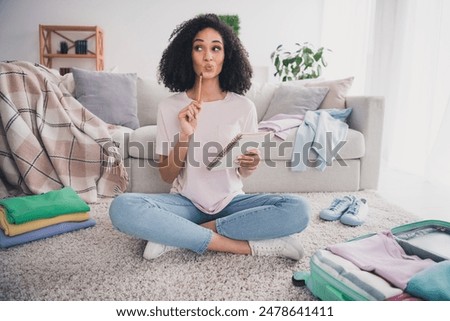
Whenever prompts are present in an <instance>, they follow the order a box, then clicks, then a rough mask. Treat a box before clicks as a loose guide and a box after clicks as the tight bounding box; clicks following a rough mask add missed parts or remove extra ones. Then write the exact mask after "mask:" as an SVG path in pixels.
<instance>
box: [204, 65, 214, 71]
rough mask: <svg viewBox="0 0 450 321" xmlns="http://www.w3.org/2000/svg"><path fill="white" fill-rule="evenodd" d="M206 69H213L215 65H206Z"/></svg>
mask: <svg viewBox="0 0 450 321" xmlns="http://www.w3.org/2000/svg"><path fill="white" fill-rule="evenodd" d="M204 68H205V70H206V71H212V70H214V66H213V65H205V67H204Z"/></svg>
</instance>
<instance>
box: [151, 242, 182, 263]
mask: <svg viewBox="0 0 450 321" xmlns="http://www.w3.org/2000/svg"><path fill="white" fill-rule="evenodd" d="M175 249H176V247H174V246H169V245H164V244H160V243H154V242H150V241H148V242H147V245H146V246H145V250H144V255H143V256H144V259H146V260H153V259H156V258H157V257H160V256H161V255H163V254H164V253H167V252H169V251H172V250H175Z"/></svg>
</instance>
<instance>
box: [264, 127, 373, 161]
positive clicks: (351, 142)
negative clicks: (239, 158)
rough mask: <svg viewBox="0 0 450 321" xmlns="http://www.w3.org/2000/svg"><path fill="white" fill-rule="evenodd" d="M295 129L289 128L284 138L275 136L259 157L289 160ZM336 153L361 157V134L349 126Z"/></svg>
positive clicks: (344, 156) (363, 146)
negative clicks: (344, 141)
mask: <svg viewBox="0 0 450 321" xmlns="http://www.w3.org/2000/svg"><path fill="white" fill-rule="evenodd" d="M297 129H298V128H292V129H290V130H289V134H288V137H287V138H286V140H281V139H279V138H277V137H275V138H274V141H275V145H274V146H273V147H272V146H270V147H267V148H265V149H264V148H263V151H262V154H261V158H262V159H264V160H266V161H267V160H272V161H279V160H285V161H287V160H291V156H292V148H293V147H294V142H295V137H296V134H297ZM338 154H339V155H340V157H341V158H342V159H357V158H361V157H363V156H364V154H365V141H364V136H363V134H361V133H360V132H358V131H356V130H353V129H350V128H349V130H348V134H347V140H346V143H345V144H344V145H343V146H342V148H341V149H339V150H338ZM313 159H314V158H313Z"/></svg>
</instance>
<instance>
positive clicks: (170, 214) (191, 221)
mask: <svg viewBox="0 0 450 321" xmlns="http://www.w3.org/2000/svg"><path fill="white" fill-rule="evenodd" d="M309 211H310V210H309V205H308V203H307V201H306V200H305V199H304V198H302V197H300V196H296V195H286V194H283V195H278V194H245V195H237V196H236V197H235V198H233V200H232V201H231V202H230V204H228V205H227V206H226V207H225V208H224V209H223V210H222V211H220V212H219V213H217V214H214V215H211V214H205V213H203V212H202V211H200V210H199V209H198V208H196V207H195V206H194V204H192V202H191V201H190V200H189V199H187V198H186V197H184V196H182V195H179V194H139V193H126V194H122V195H119V196H117V197H116V198H115V199H114V200H113V202H112V203H111V206H110V209H109V215H110V217H111V221H112V223H113V225H114V226H115V227H116V228H117V229H118V230H119V231H121V232H123V233H126V234H128V235H131V236H134V237H137V238H140V239H144V240H148V241H152V242H156V243H161V244H166V245H170V246H175V247H180V248H186V249H190V250H192V251H194V252H197V253H200V254H201V253H203V252H205V251H206V249H207V246H208V244H209V242H210V241H211V238H212V235H213V232H212V231H211V230H210V229H208V228H205V227H203V226H200V225H199V224H202V223H205V222H208V221H212V220H216V229H217V233H219V234H221V235H223V236H226V237H228V238H231V239H236V240H248V241H255V240H263V239H272V238H278V237H282V236H287V235H291V234H294V233H298V232H300V231H302V230H304V229H305V228H306V227H307V225H308V222H309Z"/></svg>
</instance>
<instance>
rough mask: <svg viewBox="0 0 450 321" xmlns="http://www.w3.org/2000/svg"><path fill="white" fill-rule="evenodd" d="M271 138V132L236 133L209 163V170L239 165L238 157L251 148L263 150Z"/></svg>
mask: <svg viewBox="0 0 450 321" xmlns="http://www.w3.org/2000/svg"><path fill="white" fill-rule="evenodd" d="M270 139H271V133H270V132H257V133H240V134H238V135H236V136H235V137H234V138H233V139H232V140H231V141H230V142H229V143H228V144H227V145H226V146H225V147H224V148H223V149H222V150H221V151H219V153H218V154H217V155H216V156H215V157H214V158H213V159H212V160H211V161H210V162H209V164H208V165H207V168H208V170H216V169H224V168H235V167H238V164H237V163H236V158H237V157H238V156H240V155H243V154H245V152H246V151H247V150H249V149H255V148H257V149H260V150H262V149H263V147H264V146H265V144H264V142H266V144H267V143H268V142H269V141H270Z"/></svg>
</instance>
